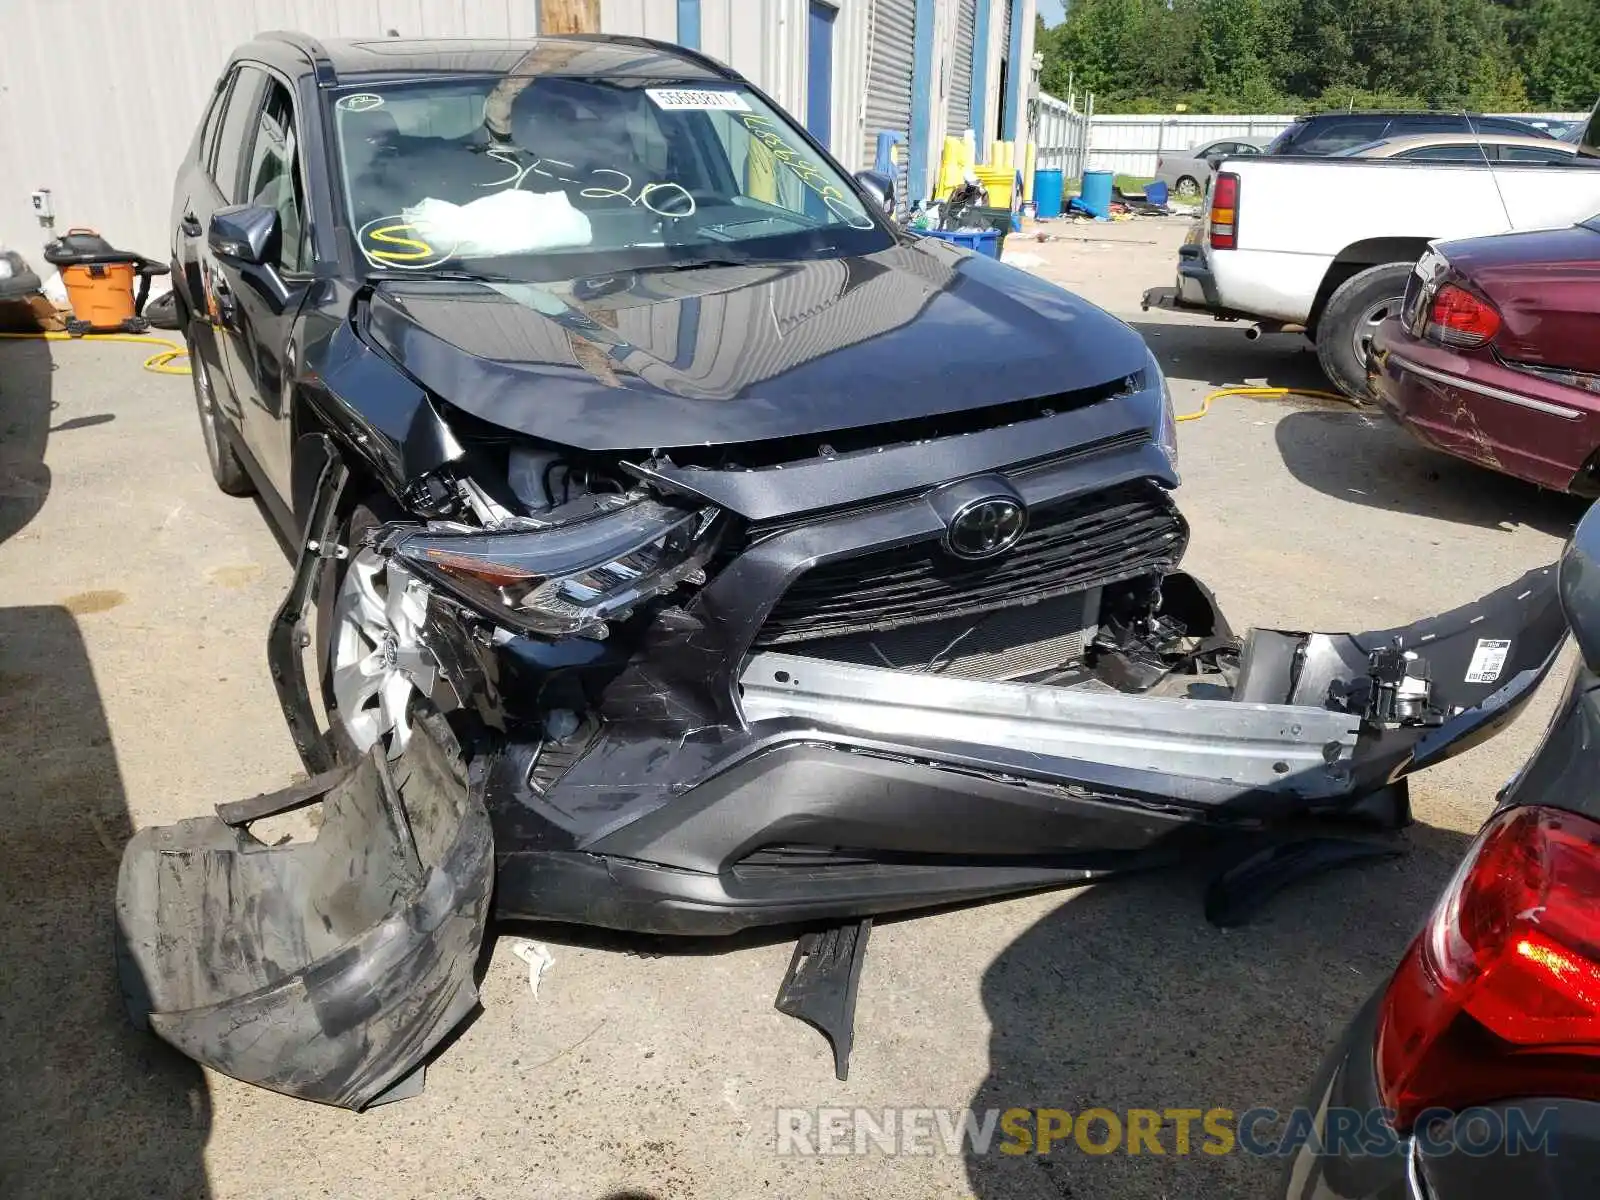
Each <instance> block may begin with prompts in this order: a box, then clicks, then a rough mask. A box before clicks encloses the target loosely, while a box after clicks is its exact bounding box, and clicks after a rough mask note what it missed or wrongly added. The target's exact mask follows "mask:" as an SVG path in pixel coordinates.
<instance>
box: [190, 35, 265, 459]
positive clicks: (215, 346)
mask: <svg viewBox="0 0 1600 1200" xmlns="http://www.w3.org/2000/svg"><path fill="white" fill-rule="evenodd" d="M267 78H268V77H267V73H266V72H265V71H263V70H262V69H261V68H260V67H256V66H252V65H251V64H249V63H241V64H240V65H239V66H237V67H236V68H234V71H233V73H232V75H231V77H230V78H229V79H228V80H227V82H226V85H225V86H224V87H223V88H222V89H221V91H220V93H219V95H218V97H217V99H216V100H215V102H214V103H213V107H212V111H211V112H210V113H209V114H208V115H207V117H206V123H205V126H204V129H203V132H202V133H201V137H200V154H199V162H198V164H197V165H196V167H195V168H194V169H191V170H189V171H188V172H186V173H185V175H184V178H183V182H182V186H181V188H180V191H179V195H178V197H177V201H178V204H177V224H178V228H177V231H176V234H175V235H174V239H173V248H174V255H173V257H174V258H175V259H176V261H177V269H178V270H179V271H181V272H182V273H183V277H184V282H185V285H186V288H187V291H188V294H189V296H190V297H192V299H193V301H194V308H195V312H194V313H193V315H192V316H193V319H192V323H191V325H190V329H189V333H190V340H191V342H192V344H193V348H194V353H195V355H196V357H197V358H198V359H199V362H198V363H197V364H196V366H197V369H198V370H201V371H204V372H205V376H206V379H207V381H208V382H209V383H210V385H211V386H210V389H209V394H210V396H211V402H212V403H213V404H215V405H216V406H217V408H219V409H220V410H221V412H222V416H223V420H224V421H225V422H226V424H227V425H228V426H230V427H231V428H232V429H234V430H236V431H242V429H243V427H244V413H243V411H242V409H241V406H240V402H239V399H238V396H237V394H236V393H235V391H234V388H233V387H232V386H231V378H230V375H229V369H228V368H229V363H228V339H227V337H226V323H227V322H229V321H231V319H232V318H231V313H230V311H229V307H228V304H227V301H228V299H229V298H228V297H227V295H226V294H225V293H224V292H222V291H219V288H218V284H219V282H222V283H223V286H224V287H225V286H226V284H225V281H221V280H220V276H219V274H218V263H217V259H216V256H215V255H214V254H212V253H211V248H210V246H209V245H208V244H207V241H206V232H207V230H208V228H209V226H210V223H211V215H212V214H213V213H214V212H216V210H217V209H219V208H225V207H227V206H228V205H230V204H233V203H234V202H235V197H236V196H237V195H238V193H239V188H240V184H239V177H240V176H241V175H242V174H243V173H244V167H245V157H246V156H247V155H248V154H249V152H250V141H251V133H250V131H251V129H252V128H253V126H254V123H255V120H256V114H257V113H258V112H259V111H260V109H261V98H262V95H263V93H264V92H265V90H266V85H267Z"/></svg>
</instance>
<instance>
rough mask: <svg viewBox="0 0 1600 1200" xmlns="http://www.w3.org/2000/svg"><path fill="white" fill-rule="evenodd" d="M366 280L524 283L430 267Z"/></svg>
mask: <svg viewBox="0 0 1600 1200" xmlns="http://www.w3.org/2000/svg"><path fill="white" fill-rule="evenodd" d="M367 278H368V279H371V280H374V281H376V282H379V283H387V282H389V281H390V280H395V279H448V280H452V281H456V282H466V283H526V282H527V281H526V280H523V279H518V278H516V277H515V276H513V275H497V274H495V273H494V272H493V271H467V270H463V269H462V268H459V267H430V268H428V269H427V270H423V271H385V272H383V273H381V274H380V273H378V272H372V273H370V274H369V275H368V276H367Z"/></svg>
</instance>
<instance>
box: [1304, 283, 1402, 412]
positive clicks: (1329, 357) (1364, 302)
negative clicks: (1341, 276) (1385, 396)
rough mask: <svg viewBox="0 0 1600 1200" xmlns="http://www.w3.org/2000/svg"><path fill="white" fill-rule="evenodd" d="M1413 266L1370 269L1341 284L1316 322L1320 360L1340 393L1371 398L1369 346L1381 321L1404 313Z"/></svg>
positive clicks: (1358, 398) (1360, 398)
mask: <svg viewBox="0 0 1600 1200" xmlns="http://www.w3.org/2000/svg"><path fill="white" fill-rule="evenodd" d="M1411 267H1412V264H1411V263H1384V264H1383V265H1382V266H1377V267H1368V268H1367V269H1366V270H1365V271H1362V272H1361V273H1360V274H1357V275H1352V276H1351V277H1350V278H1349V279H1346V280H1345V281H1344V282H1343V283H1341V284H1340V285H1339V286H1338V288H1337V289H1336V290H1335V291H1334V293H1333V295H1332V296H1330V297H1329V298H1328V303H1327V304H1326V305H1324V306H1323V309H1322V314H1321V316H1319V317H1318V318H1317V339H1316V344H1317V361H1318V362H1320V363H1321V364H1322V369H1323V371H1324V372H1325V373H1326V374H1327V376H1328V378H1329V380H1331V381H1332V383H1333V385H1334V386H1335V387H1337V388H1338V389H1339V390H1340V391H1341V392H1343V393H1344V394H1345V395H1347V396H1351V397H1354V398H1355V399H1357V400H1366V399H1368V395H1367V355H1366V345H1367V344H1368V343H1370V342H1371V340H1372V331H1373V330H1374V329H1376V328H1377V324H1378V322H1379V321H1381V320H1383V319H1386V318H1388V317H1392V316H1398V315H1399V313H1400V302H1401V301H1402V300H1403V299H1404V298H1405V294H1406V281H1407V280H1408V279H1410V278H1411Z"/></svg>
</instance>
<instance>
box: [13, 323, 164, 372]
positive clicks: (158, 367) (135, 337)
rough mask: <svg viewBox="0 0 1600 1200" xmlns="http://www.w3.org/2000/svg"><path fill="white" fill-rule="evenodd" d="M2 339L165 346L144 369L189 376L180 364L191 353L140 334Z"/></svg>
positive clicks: (20, 335) (31, 335) (35, 335)
mask: <svg viewBox="0 0 1600 1200" xmlns="http://www.w3.org/2000/svg"><path fill="white" fill-rule="evenodd" d="M0 338H12V339H22V338H36V339H38V340H39V341H45V342H132V343H133V344H134V345H136V346H165V347H166V349H164V350H158V351H156V353H154V354H152V355H151V356H150V357H149V358H147V359H145V360H144V369H145V370H146V371H154V372H155V373H156V374H158V375H188V374H190V371H189V368H188V367H185V366H181V365H179V363H178V360H179V359H180V358H188V357H189V351H188V350H187V349H186V348H185V347H183V346H180V345H179V344H178V343H177V342H174V341H171V340H170V339H168V338H161V337H147V336H145V335H144V334H140V333H86V334H84V335H83V336H82V337H73V336H72V335H71V334H70V333H0Z"/></svg>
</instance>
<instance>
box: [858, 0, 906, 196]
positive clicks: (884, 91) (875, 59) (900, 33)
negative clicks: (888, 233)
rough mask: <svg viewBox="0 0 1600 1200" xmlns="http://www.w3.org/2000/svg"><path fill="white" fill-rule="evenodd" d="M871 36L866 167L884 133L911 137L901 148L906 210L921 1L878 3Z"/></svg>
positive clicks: (899, 187) (898, 187)
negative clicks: (918, 2)
mask: <svg viewBox="0 0 1600 1200" xmlns="http://www.w3.org/2000/svg"><path fill="white" fill-rule="evenodd" d="M871 22H872V23H871V27H870V28H869V30H868V33H867V104H866V120H867V127H866V129H865V130H864V132H865V134H866V136H865V137H864V138H863V139H862V142H863V147H862V157H863V159H864V161H863V163H862V166H863V167H865V168H867V169H870V168H871V167H872V165H873V163H874V161H875V160H876V158H877V155H878V134H880V133H882V132H884V131H888V132H892V133H898V134H899V135H900V136H901V137H903V138H904V139H905V142H904V143H902V145H901V146H900V149H899V158H900V164H899V170H898V171H897V172H896V174H897V176H898V179H897V182H896V183H895V203H896V205H897V207H899V209H900V210H901V211H902V212H903V211H905V208H906V203H907V196H906V170H907V167H908V165H909V163H910V159H911V155H910V149H911V69H912V59H913V55H914V47H915V42H916V26H917V0H872V14H871Z"/></svg>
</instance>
